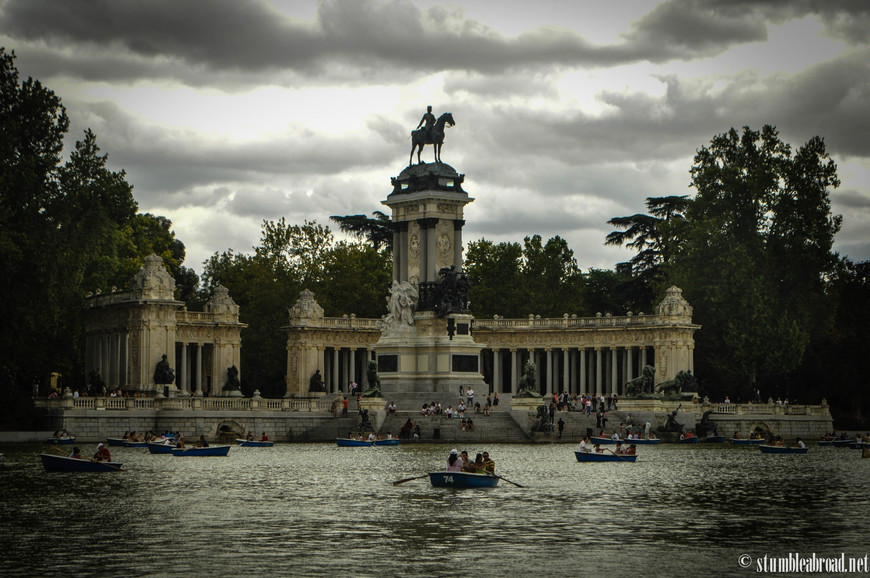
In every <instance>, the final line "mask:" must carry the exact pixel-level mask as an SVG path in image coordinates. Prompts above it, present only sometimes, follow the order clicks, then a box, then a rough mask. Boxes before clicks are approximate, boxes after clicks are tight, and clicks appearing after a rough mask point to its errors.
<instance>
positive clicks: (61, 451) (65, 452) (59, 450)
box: [49, 446, 72, 457]
mask: <svg viewBox="0 0 870 578" xmlns="http://www.w3.org/2000/svg"><path fill="white" fill-rule="evenodd" d="M49 449H52V450H54V451H56V452H57V453H59V454H63V455H64V456H66V457H70V456H71V455H72V452H67V451H64V450H62V449H60V448H59V447H57V446H49Z"/></svg>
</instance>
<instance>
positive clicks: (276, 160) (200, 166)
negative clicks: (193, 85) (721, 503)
mask: <svg viewBox="0 0 870 578" xmlns="http://www.w3.org/2000/svg"><path fill="white" fill-rule="evenodd" d="M70 116H71V118H73V119H77V120H76V121H74V122H76V123H77V124H82V125H83V126H82V128H84V126H88V127H90V128H92V129H93V130H94V132H95V133H96V134H97V138H98V143H99V145H100V147H101V148H102V149H103V150H104V151H109V152H110V155H109V162H110V165H111V166H114V167H123V168H124V169H125V170H126V171H127V173H128V176H129V179H128V180H129V181H130V182H131V183H132V184H134V186H137V188H138V189H140V190H139V191H137V196H138V195H139V193H143V194H144V191H149V192H148V193H147V194H151V195H153V194H159V195H160V196H161V197H163V203H165V204H171V206H183V205H184V204H186V200H185V199H186V195H187V194H188V193H189V191H190V190H191V189H193V188H195V187H202V186H209V185H214V184H218V183H222V182H227V181H231V182H245V181H247V182H252V183H268V182H269V181H270V180H272V179H275V178H278V177H281V178H286V177H289V178H300V177H305V176H316V175H323V174H328V175H340V174H341V173H343V172H348V171H354V170H358V169H360V168H369V167H371V166H373V165H374V166H378V165H382V164H385V163H388V162H390V161H394V160H395V158H396V150H397V149H398V148H404V143H403V144H402V145H401V147H398V146H397V144H396V143H395V142H387V141H386V140H385V139H384V138H383V135H382V134H381V133H379V132H377V131H374V132H372V133H371V134H368V135H365V136H364V137H361V138H363V139H364V141H365V142H366V146H365V147H357V148H356V149H355V150H354V153H353V154H352V155H351V154H348V150H347V140H346V138H345V137H338V136H329V135H323V134H316V133H312V132H310V131H308V130H303V129H291V130H289V131H288V132H287V133H286V134H283V135H282V136H281V137H279V138H275V139H272V140H257V141H254V142H248V143H226V142H223V141H215V140H213V139H208V138H206V137H203V136H202V135H199V134H196V133H193V132H191V131H186V130H184V129H176V128H166V127H158V126H150V125H145V124H142V123H141V122H139V121H137V120H136V119H135V118H134V117H133V116H131V115H129V114H127V113H125V112H124V111H122V110H121V109H120V108H119V107H118V106H117V105H115V104H112V103H106V102H100V103H92V104H76V105H74V106H73V107H71V110H70ZM373 123H374V124H377V125H379V126H384V125H383V124H382V123H378V122H376V121H373ZM402 133H403V135H406V134H407V131H402ZM387 134H388V136H390V137H393V138H400V137H399V136H398V134H399V131H398V129H397V128H395V127H393V128H392V130H391V131H388V133H387ZM72 136H73V137H74V138H81V133H78V134H73V135H72ZM402 138H406V137H404V136H403V137H402ZM153 167H160V170H159V171H154V170H153ZM171 198H175V199H176V200H175V201H173V202H171V203H169V201H168V199H171ZM149 200H153V199H149Z"/></svg>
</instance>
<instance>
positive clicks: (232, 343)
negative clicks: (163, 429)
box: [85, 255, 246, 395]
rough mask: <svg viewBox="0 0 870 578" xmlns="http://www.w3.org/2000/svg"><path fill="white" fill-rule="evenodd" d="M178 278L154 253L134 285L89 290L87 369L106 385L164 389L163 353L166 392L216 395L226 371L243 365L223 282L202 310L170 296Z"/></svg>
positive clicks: (235, 312) (235, 311)
mask: <svg viewBox="0 0 870 578" xmlns="http://www.w3.org/2000/svg"><path fill="white" fill-rule="evenodd" d="M174 290H175V281H174V279H172V277H171V276H170V275H169V273H168V272H167V271H166V269H165V268H164V266H163V261H162V259H160V257H157V256H156V255H150V256H148V257H146V258H145V265H144V266H143V267H142V269H140V271H139V272H138V273H137V274H136V277H135V278H134V279H133V289H132V291H112V292H111V293H106V294H100V293H97V294H95V295H89V296H88V300H87V310H86V316H85V319H86V320H85V331H86V339H85V360H86V363H87V371H88V373H90V372H91V371H97V372H98V373H99V375H100V378H101V379H102V381H103V382H104V384H105V386H106V388H107V389H109V390H113V389H117V388H120V389H123V390H127V391H139V392H145V393H151V394H156V393H161V392H162V390H163V385H162V384H155V383H154V369H155V367H156V366H157V363H158V362H159V361H160V360H161V359H162V357H163V356H164V355H165V356H166V361H167V363H168V364H169V366H170V367H171V368H173V369H174V371H175V382H174V384H172V386H171V387H170V391H171V392H172V393H173V394H174V393H175V392H178V393H181V394H184V395H187V394H194V395H205V394H211V395H219V394H220V392H221V390H222V388H223V386H224V384H225V375H226V371H227V369H228V368H229V367H231V366H236V368H237V369H239V368H240V350H241V343H242V342H241V330H242V328H244V327H246V325H245V324H244V323H239V307H238V305H236V303H235V302H234V301H233V300H232V298H231V297H230V296H229V292H228V291H227V289H226V288H225V287H223V286H221V285H218V286H217V287H216V288H215V291H214V294H213V295H212V298H211V299H210V300H209V301H208V303H206V305H205V311H187V310H186V309H184V303H183V302H181V301H176V300H175V299H174Z"/></svg>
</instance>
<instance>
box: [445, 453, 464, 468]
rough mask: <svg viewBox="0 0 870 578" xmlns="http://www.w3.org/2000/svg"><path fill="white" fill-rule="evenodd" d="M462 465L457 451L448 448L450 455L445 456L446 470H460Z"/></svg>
mask: <svg viewBox="0 0 870 578" xmlns="http://www.w3.org/2000/svg"><path fill="white" fill-rule="evenodd" d="M463 465H464V464H463V462H462V458H460V457H459V451H457V450H450V455H449V456H447V471H448V472H461V471H462V466H463Z"/></svg>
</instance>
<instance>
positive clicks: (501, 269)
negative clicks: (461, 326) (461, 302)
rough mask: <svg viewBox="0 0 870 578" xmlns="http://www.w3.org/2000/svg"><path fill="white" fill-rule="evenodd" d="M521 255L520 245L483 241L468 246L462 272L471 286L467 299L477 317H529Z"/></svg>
mask: <svg viewBox="0 0 870 578" xmlns="http://www.w3.org/2000/svg"><path fill="white" fill-rule="evenodd" d="M522 256H523V250H522V247H520V244H519V243H498V244H495V243H493V242H492V241H487V240H486V239H480V240H479V241H473V242H471V243H469V244H468V246H467V247H466V250H465V260H464V264H463V269H464V271H465V274H466V275H467V277H468V280H469V282H470V283H471V288H470V289H469V291H468V300H469V302H470V303H471V308H472V311H473V312H474V314H475V315H476V316H477V317H492V316H493V315H501V316H502V317H519V316H521V315H528V311H527V310H526V302H525V300H524V299H523V295H522V287H523V283H522V276H521V274H520V267H521V266H522Z"/></svg>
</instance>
